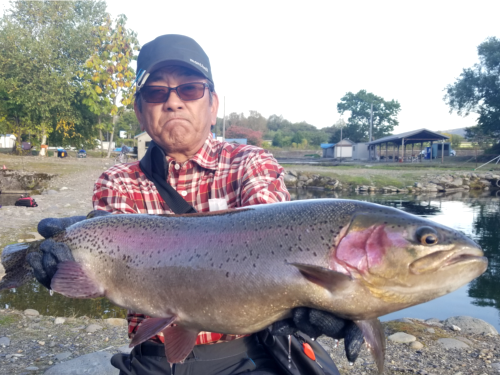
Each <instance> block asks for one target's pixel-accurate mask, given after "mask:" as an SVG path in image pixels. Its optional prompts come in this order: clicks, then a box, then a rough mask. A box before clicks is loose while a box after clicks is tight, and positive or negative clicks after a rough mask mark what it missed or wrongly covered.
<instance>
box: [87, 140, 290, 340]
mask: <svg viewBox="0 0 500 375" xmlns="http://www.w3.org/2000/svg"><path fill="white" fill-rule="evenodd" d="M167 162H168V166H169V168H168V183H169V184H170V185H171V186H172V187H173V188H174V189H176V190H177V192H179V193H180V194H181V195H182V196H183V197H184V199H185V200H186V201H187V202H188V203H189V204H190V205H192V206H193V207H194V208H195V209H196V211H198V212H207V211H209V205H208V200H209V199H213V198H225V199H226V202H227V206H228V208H235V207H243V206H250V205H254V204H265V203H274V202H281V201H288V200H290V194H289V193H288V191H287V189H286V187H285V183H284V181H283V177H284V170H283V168H282V167H281V166H280V165H279V164H278V163H277V162H276V160H275V159H274V157H273V156H272V155H271V154H269V153H267V152H265V151H264V150H262V149H260V148H258V147H255V146H245V145H233V144H230V143H226V142H219V141H216V140H214V139H212V136H211V135H209V137H208V138H207V140H206V141H205V143H204V145H203V147H202V148H201V149H200V150H199V151H198V152H197V153H196V155H194V157H193V158H191V159H190V160H188V161H186V162H185V163H182V164H179V163H176V162H175V160H173V159H172V158H170V157H168V156H167ZM92 200H93V203H94V209H96V210H105V211H109V212H112V213H117V214H118V213H141V214H154V215H158V214H171V213H172V211H171V210H170V209H169V207H168V206H167V205H166V203H165V202H164V201H163V199H162V198H161V196H160V194H159V193H158V190H156V187H155V185H154V184H153V183H152V182H151V181H149V180H148V179H147V178H146V176H145V175H144V173H142V171H141V169H140V168H139V162H133V163H127V164H118V165H115V166H114V167H111V168H109V169H108V170H107V171H106V172H104V173H103V174H102V175H101V176H100V177H99V179H98V180H97V182H96V184H95V187H94V195H93V197H92ZM146 318H147V316H145V315H143V314H135V313H133V312H131V311H129V314H128V316H127V320H128V322H129V326H128V327H129V329H128V331H129V337H130V338H132V337H133V336H134V334H135V333H136V332H137V328H138V326H139V325H140V324H141V322H142V321H143V320H144V319H146ZM239 337H242V336H239V335H225V334H220V333H212V332H201V333H200V334H199V335H198V339H197V341H196V344H197V345H198V344H208V343H216V342H223V341H230V340H234V339H236V338H239ZM152 340H153V341H156V342H160V343H163V342H164V340H163V335H161V334H160V335H157V336H154V337H153V338H152Z"/></svg>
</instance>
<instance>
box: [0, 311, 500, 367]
mask: <svg viewBox="0 0 500 375" xmlns="http://www.w3.org/2000/svg"><path fill="white" fill-rule="evenodd" d="M58 319H60V318H58ZM121 322H124V320H123V319H114V321H113V322H112V323H113V324H115V325H118V326H113V325H111V324H110V322H109V321H107V320H92V319H88V318H87V317H78V318H75V317H70V318H66V319H65V321H64V323H62V324H56V323H57V321H56V317H53V316H41V315H38V316H29V315H26V314H23V312H20V311H12V310H0V374H10V375H17V374H43V373H44V372H45V370H47V369H48V368H50V367H51V366H53V365H55V364H57V363H59V362H62V361H63V362H64V361H68V360H71V359H74V358H77V357H79V356H82V355H84V354H88V353H94V352H97V351H105V352H108V353H110V354H114V353H118V352H123V351H126V350H127V346H128V344H129V340H128V338H127V330H126V327H125V326H120V323H121ZM393 323H394V322H386V323H383V324H384V326H385V330H386V335H390V334H392V333H394V332H396V331H400V330H401V329H404V330H405V331H407V332H410V333H415V331H418V332H419V333H418V334H417V336H416V338H417V340H418V341H419V342H420V343H422V345H423V346H422V348H420V349H412V348H411V346H409V345H408V344H402V343H394V342H391V341H389V340H388V341H387V350H386V356H385V359H386V362H385V363H386V369H385V372H384V374H394V375H396V374H421V375H448V374H449V375H482V374H488V375H490V374H491V375H493V374H498V373H499V371H498V370H497V369H496V367H497V366H499V367H500V364H499V363H498V362H499V357H500V338H499V336H498V335H491V334H465V333H462V332H456V331H453V330H451V329H447V328H438V327H436V325H435V324H427V323H424V322H421V321H417V320H413V321H412V323H406V325H403V326H402V325H401V324H398V325H397V326H396V327H394V324H393ZM396 328H397V329H396ZM427 329H431V330H434V333H430V332H428V331H427ZM89 331H92V332H89ZM443 337H450V338H456V339H458V340H460V341H461V342H465V343H467V345H468V347H465V348H463V349H444V348H443V347H442V346H441V345H440V344H439V343H438V342H437V340H438V339H440V338H443ZM7 340H8V345H6V342H7ZM319 341H320V343H321V344H322V345H323V346H324V347H325V348H326V350H327V351H328V352H329V353H330V354H331V355H332V358H333V360H334V361H335V363H336V364H337V366H338V368H339V370H340V372H341V374H342V375H347V374H352V375H372V374H373V375H375V374H378V372H377V370H376V367H375V365H374V361H373V359H372V357H371V355H370V354H369V352H368V350H367V349H366V347H363V349H362V352H361V354H360V357H359V358H358V360H357V361H356V363H355V364H354V365H352V366H351V365H349V363H348V362H347V360H346V359H345V355H344V350H343V342H342V341H341V342H340V343H339V346H338V347H337V348H334V342H333V340H332V339H330V338H327V337H321V338H319ZM2 343H3V345H2Z"/></svg>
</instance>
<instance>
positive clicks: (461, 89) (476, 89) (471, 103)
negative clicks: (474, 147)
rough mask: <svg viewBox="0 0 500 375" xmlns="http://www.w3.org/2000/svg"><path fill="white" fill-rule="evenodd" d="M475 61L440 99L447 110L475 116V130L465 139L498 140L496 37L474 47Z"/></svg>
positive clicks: (499, 49) (499, 51)
mask: <svg viewBox="0 0 500 375" xmlns="http://www.w3.org/2000/svg"><path fill="white" fill-rule="evenodd" d="M477 52H478V56H479V63H478V64H475V65H474V66H473V67H472V68H467V69H464V70H463V71H462V74H460V77H459V78H458V79H457V80H456V81H455V83H454V84H453V85H448V86H447V87H446V95H445V97H444V100H445V102H446V104H448V106H449V107H450V111H451V112H453V111H456V112H457V113H458V114H459V115H462V116H467V115H469V114H470V113H476V114H478V115H479V118H478V120H477V126H476V127H475V128H476V129H472V130H470V131H469V132H468V134H467V138H468V139H469V140H471V141H473V142H477V143H478V144H479V143H484V142H485V140H486V138H489V139H490V140H491V141H493V142H494V143H500V79H499V76H500V39H498V38H495V37H491V38H488V39H486V41H484V42H483V43H481V44H480V45H479V46H478V48H477Z"/></svg>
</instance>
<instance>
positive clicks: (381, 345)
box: [354, 319, 385, 374]
mask: <svg viewBox="0 0 500 375" xmlns="http://www.w3.org/2000/svg"><path fill="white" fill-rule="evenodd" d="M354 323H356V325H357V326H358V327H359V329H361V332H363V335H364V336H365V342H366V346H367V347H368V350H369V351H370V353H371V355H372V357H373V359H374V360H375V363H376V364H377V368H378V372H379V373H380V374H382V373H383V372H384V359H385V334H384V327H382V324H381V323H380V321H379V320H378V319H370V320H357V321H355V322H354Z"/></svg>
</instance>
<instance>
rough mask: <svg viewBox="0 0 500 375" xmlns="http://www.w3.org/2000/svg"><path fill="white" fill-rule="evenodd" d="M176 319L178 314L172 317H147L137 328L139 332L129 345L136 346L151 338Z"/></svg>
mask: <svg viewBox="0 0 500 375" xmlns="http://www.w3.org/2000/svg"><path fill="white" fill-rule="evenodd" d="M175 319H177V316H175V315H174V316H172V317H170V318H147V319H146V320H144V321H143V322H142V323H141V324H140V325H139V327H138V328H137V332H136V333H135V335H134V337H133V338H132V341H131V342H130V345H129V347H131V348H133V347H134V346H136V345H139V344H142V343H143V342H144V341H146V340H149V339H150V338H151V337H153V336H154V335H156V334H157V333H158V332H161V331H163V330H164V329H165V328H166V327H168V326H169V325H170V324H172V323H173V322H174V321H175Z"/></svg>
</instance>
